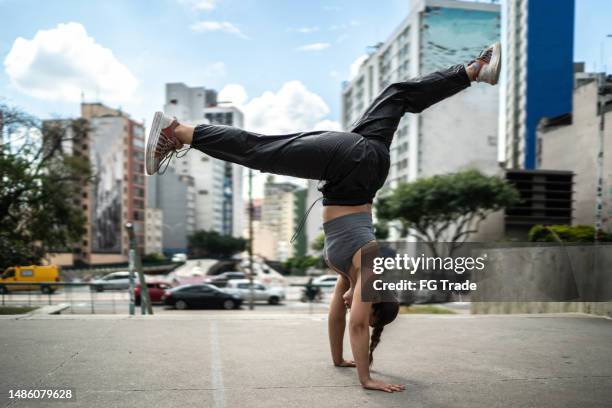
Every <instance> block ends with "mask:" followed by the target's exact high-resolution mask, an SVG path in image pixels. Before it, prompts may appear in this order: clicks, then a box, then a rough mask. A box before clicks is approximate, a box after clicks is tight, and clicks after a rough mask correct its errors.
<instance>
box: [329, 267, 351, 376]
mask: <svg viewBox="0 0 612 408" xmlns="http://www.w3.org/2000/svg"><path fill="white" fill-rule="evenodd" d="M349 288H350V283H349V281H348V279H347V278H346V277H344V276H342V275H340V276H339V277H338V281H337V282H336V287H335V289H334V293H333V295H332V299H331V303H330V304H329V315H328V319H327V329H328V333H329V346H330V348H331V354H332V360H333V362H334V365H336V366H338V367H354V366H355V363H354V362H353V361H352V360H345V359H344V357H343V356H342V351H343V350H342V349H343V342H344V329H345V327H346V307H345V306H344V301H343V299H342V295H343V294H344V293H345V292H346V291H347V290H348V289H349Z"/></svg>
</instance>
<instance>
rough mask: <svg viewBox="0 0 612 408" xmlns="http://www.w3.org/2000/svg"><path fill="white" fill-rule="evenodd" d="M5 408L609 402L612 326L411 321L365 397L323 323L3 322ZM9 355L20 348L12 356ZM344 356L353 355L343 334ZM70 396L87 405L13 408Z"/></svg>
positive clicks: (602, 322)
mask: <svg viewBox="0 0 612 408" xmlns="http://www.w3.org/2000/svg"><path fill="white" fill-rule="evenodd" d="M0 340H1V341H2V344H3V345H4V347H5V352H4V353H2V355H1V357H0V391H1V393H0V405H1V406H4V407H46V406H49V407H58V406H64V405H66V406H82V407H109V406H118V407H119V406H121V407H123V406H129V407H153V406H176V407H199V408H200V407H306V406H311V407H334V408H338V407H355V406H381V407H383V406H384V407H446V408H449V407H453V408H454V407H470V408H473V407H487V408H491V407H504V408H508V407H521V408H523V407H538V408H542V407H581V408H585V407H594V408H595V407H597V408H600V407H603V406H606V405H608V404H609V402H610V401H611V400H612V387H611V386H610V385H611V384H612V320H610V319H606V318H600V317H591V316H587V315H580V314H565V315H562V314H560V315H534V316H527V315H487V316H470V315H450V316H449V315H445V316H433V315H421V316H406V315H402V316H400V317H399V318H398V319H397V321H396V322H395V323H393V324H391V325H389V326H388V327H387V328H385V331H384V333H383V336H382V341H381V343H380V345H379V348H378V349H377V351H376V353H375V359H374V365H373V375H374V376H376V377H378V378H382V379H385V380H388V381H395V382H400V383H403V384H406V391H405V392H403V393H400V394H385V393H381V392H374V391H367V390H364V389H362V388H361V387H360V386H359V383H358V381H357V377H356V374H355V370H354V369H352V368H336V367H334V366H333V365H332V364H331V361H330V356H329V349H328V347H329V346H328V340H327V321H326V316H325V315H324V314H314V315H304V314H273V313H259V312H255V313H251V312H249V311H236V312H223V311H219V312H206V313H200V314H197V315H196V314H192V313H183V312H177V313H172V314H170V313H168V314H159V315H157V316H135V317H128V316H125V315H95V316H94V315H60V316H31V317H27V318H15V317H3V318H2V319H0ZM7 348H10V350H9V349H7ZM345 356H346V357H350V348H349V346H348V339H346V338H345ZM34 388H52V389H66V388H70V389H72V390H73V391H74V392H75V394H76V404H70V403H65V404H62V403H61V402H57V401H17V400H8V399H7V395H8V394H7V393H8V390H11V389H34Z"/></svg>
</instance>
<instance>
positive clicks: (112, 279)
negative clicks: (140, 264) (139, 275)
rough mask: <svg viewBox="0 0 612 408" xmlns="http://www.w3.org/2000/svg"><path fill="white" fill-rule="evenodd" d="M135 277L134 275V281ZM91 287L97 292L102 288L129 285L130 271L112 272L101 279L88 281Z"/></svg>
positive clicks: (116, 288)
mask: <svg viewBox="0 0 612 408" xmlns="http://www.w3.org/2000/svg"><path fill="white" fill-rule="evenodd" d="M135 282H136V277H134V283H135ZM90 284H91V289H92V290H96V291H98V292H102V291H104V290H113V289H114V290H121V289H128V288H129V287H130V273H129V272H127V271H121V272H112V273H109V274H108V275H106V276H104V277H103V278H101V279H94V280H92V281H91V282H90Z"/></svg>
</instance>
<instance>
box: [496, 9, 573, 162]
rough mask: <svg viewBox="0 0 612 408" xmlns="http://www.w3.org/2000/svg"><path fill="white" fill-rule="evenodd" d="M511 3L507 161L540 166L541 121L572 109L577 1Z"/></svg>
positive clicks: (508, 43) (507, 97)
mask: <svg viewBox="0 0 612 408" xmlns="http://www.w3.org/2000/svg"><path fill="white" fill-rule="evenodd" d="M507 5H508V9H507V13H508V14H507V16H508V18H507V47H506V49H507V58H506V59H505V61H506V62H507V68H506V72H507V82H506V86H507V88H506V107H505V110H506V123H505V135H506V146H505V148H506V149H505V162H506V167H508V168H524V169H534V168H535V167H536V129H537V126H538V122H539V121H540V119H542V118H543V117H552V116H557V115H561V114H563V113H566V112H571V111H572V87H573V53H574V46H573V44H574V0H558V1H555V2H554V4H553V3H550V2H547V1H539V0H512V1H508V2H507Z"/></svg>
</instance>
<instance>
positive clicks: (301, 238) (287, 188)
mask: <svg viewBox="0 0 612 408" xmlns="http://www.w3.org/2000/svg"><path fill="white" fill-rule="evenodd" d="M306 197H307V190H306V189H305V188H300V187H298V186H297V185H295V184H293V183H285V182H275V181H274V176H269V177H268V179H267V181H266V183H265V185H264V197H263V198H261V199H254V200H253V253H254V254H256V255H259V256H262V257H264V258H266V259H270V260H275V261H286V260H287V259H288V258H291V257H293V256H304V255H306V252H307V243H308V241H307V232H306V227H305V226H304V228H302V229H301V231H300V232H298V234H297V235H296V238H295V240H294V242H293V244H292V243H291V238H293V235H294V233H295V232H296V230H297V227H298V225H299V224H300V221H301V220H302V217H303V216H304V212H305V209H306ZM244 217H245V223H244V224H245V227H244V236H245V237H247V238H248V237H249V227H248V217H249V207H248V202H247V203H245V206H244Z"/></svg>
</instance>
